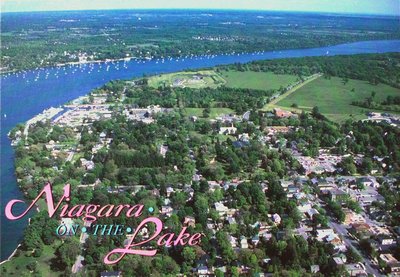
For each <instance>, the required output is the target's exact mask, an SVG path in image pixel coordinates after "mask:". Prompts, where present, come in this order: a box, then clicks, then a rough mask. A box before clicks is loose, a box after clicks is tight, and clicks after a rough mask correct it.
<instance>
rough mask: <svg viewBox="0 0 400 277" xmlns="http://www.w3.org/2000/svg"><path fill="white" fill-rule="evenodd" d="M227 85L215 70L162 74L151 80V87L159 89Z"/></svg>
mask: <svg viewBox="0 0 400 277" xmlns="http://www.w3.org/2000/svg"><path fill="white" fill-rule="evenodd" d="M224 83H225V80H224V79H223V78H221V76H220V75H219V74H217V73H216V72H215V71H214V70H200V71H190V72H176V73H170V74H162V75H157V76H152V77H150V78H149V86H151V87H154V88H158V87H160V86H161V87H162V86H164V85H165V86H167V87H170V86H172V87H189V88H203V87H211V88H215V87H218V86H220V85H222V84H224Z"/></svg>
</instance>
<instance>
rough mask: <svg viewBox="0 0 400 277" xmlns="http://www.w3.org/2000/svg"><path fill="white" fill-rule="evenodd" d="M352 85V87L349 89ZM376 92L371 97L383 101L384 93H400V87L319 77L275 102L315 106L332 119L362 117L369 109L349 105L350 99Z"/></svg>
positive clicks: (299, 107) (385, 94) (307, 108)
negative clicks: (344, 81) (345, 81)
mask: <svg viewBox="0 0 400 277" xmlns="http://www.w3.org/2000/svg"><path fill="white" fill-rule="evenodd" d="M353 89H354V91H352V90H353ZM372 91H375V92H376V95H375V97H374V101H376V102H379V103H380V102H382V101H383V100H384V99H386V97H387V96H389V95H392V96H399V95H400V89H397V88H393V87H390V86H388V85H384V84H379V85H377V86H374V85H371V84H369V83H368V82H365V81H359V80H349V82H348V83H347V84H344V83H343V81H342V79H341V78H331V79H325V78H324V77H321V78H318V79H316V80H314V81H312V82H310V83H308V84H306V85H305V86H303V87H301V88H299V89H298V90H296V91H295V92H294V93H292V94H290V95H288V96H287V97H286V98H284V99H282V100H281V101H279V102H278V103H277V106H281V107H286V108H290V107H291V106H292V105H293V104H297V105H298V109H302V110H305V111H311V109H312V108H313V107H314V106H318V108H319V110H320V112H321V113H323V114H324V115H325V116H326V117H328V118H329V119H331V120H333V121H343V120H346V119H348V118H351V117H352V118H354V119H361V118H365V117H366V116H365V113H366V112H367V111H370V109H366V108H361V107H356V106H353V105H351V103H352V102H353V101H360V100H364V99H365V98H367V97H370V96H371V93H372Z"/></svg>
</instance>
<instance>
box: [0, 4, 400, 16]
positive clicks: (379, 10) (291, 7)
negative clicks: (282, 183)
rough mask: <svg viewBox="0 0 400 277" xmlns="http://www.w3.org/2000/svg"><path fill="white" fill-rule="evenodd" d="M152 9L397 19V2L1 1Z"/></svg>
mask: <svg viewBox="0 0 400 277" xmlns="http://www.w3.org/2000/svg"><path fill="white" fill-rule="evenodd" d="M156 8H159V9H160V8H166V9H169V8H170V9H177V8H181V9H196V8H200V9H245V10H281V11H314V12H335V13H341V12H345V13H367V14H391V15H400V0H335V1H332V0H229V1H228V0H196V1H192V0H144V1H143V0H1V11H2V12H17V11H55V10H93V9H96V10H98V9H156Z"/></svg>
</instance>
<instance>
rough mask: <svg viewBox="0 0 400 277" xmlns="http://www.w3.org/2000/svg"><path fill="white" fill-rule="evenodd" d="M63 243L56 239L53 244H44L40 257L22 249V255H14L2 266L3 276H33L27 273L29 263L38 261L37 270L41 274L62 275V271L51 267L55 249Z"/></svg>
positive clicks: (0, 267) (47, 275)
mask: <svg viewBox="0 0 400 277" xmlns="http://www.w3.org/2000/svg"><path fill="white" fill-rule="evenodd" d="M60 244H61V241H56V242H55V243H54V244H53V245H44V247H43V252H42V255H41V256H40V257H39V258H35V257H33V256H31V252H27V251H22V252H21V254H20V256H18V257H15V256H14V257H13V258H12V261H11V262H6V263H4V264H2V265H1V266H0V269H1V271H0V275H1V276H18V277H20V276H31V275H29V274H28V275H26V273H27V272H28V269H27V265H28V264H30V263H32V262H36V264H37V265H36V268H37V271H38V272H39V273H40V276H43V277H50V276H60V274H61V272H54V271H52V270H51V269H50V266H51V260H52V259H53V258H54V257H55V255H54V252H55V249H56V248H57V247H58V246H59V245H60Z"/></svg>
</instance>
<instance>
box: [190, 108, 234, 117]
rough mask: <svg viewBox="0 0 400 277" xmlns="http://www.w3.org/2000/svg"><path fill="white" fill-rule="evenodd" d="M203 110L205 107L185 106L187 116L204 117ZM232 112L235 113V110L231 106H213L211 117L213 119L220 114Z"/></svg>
mask: <svg viewBox="0 0 400 277" xmlns="http://www.w3.org/2000/svg"><path fill="white" fill-rule="evenodd" d="M203 110H204V109H203V108H185V113H186V115H187V116H197V117H203ZM231 113H234V111H233V110H232V109H229V108H211V112H210V118H211V119H213V118H216V117H217V116H219V115H222V114H231Z"/></svg>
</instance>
